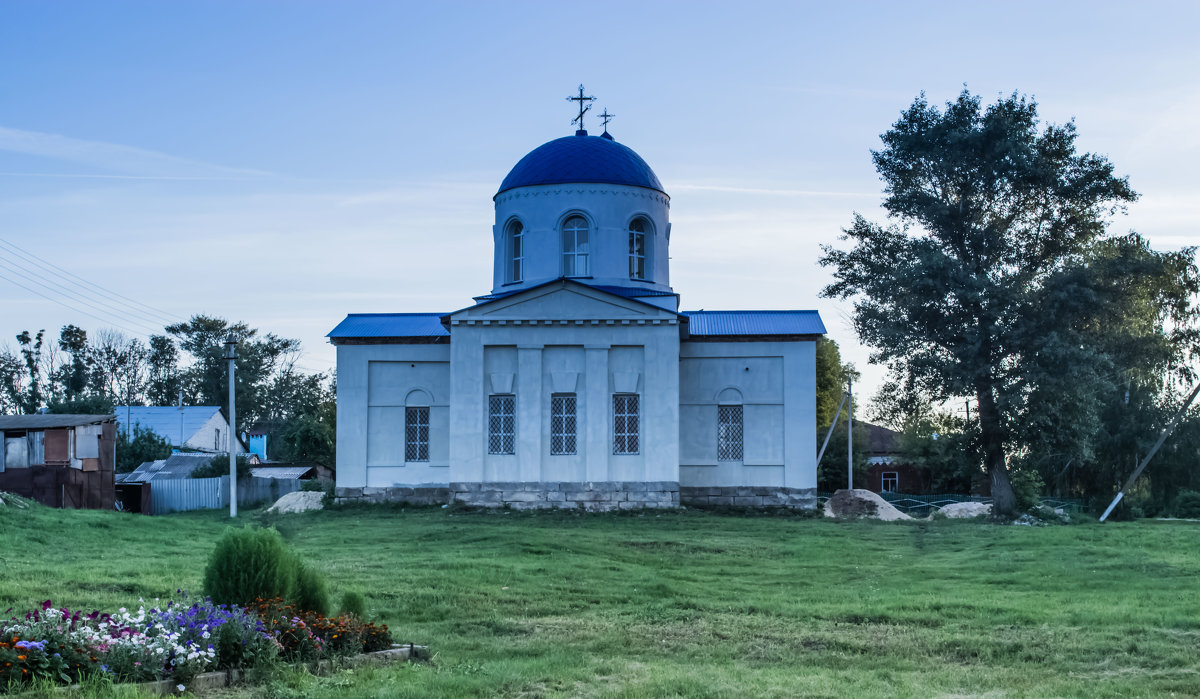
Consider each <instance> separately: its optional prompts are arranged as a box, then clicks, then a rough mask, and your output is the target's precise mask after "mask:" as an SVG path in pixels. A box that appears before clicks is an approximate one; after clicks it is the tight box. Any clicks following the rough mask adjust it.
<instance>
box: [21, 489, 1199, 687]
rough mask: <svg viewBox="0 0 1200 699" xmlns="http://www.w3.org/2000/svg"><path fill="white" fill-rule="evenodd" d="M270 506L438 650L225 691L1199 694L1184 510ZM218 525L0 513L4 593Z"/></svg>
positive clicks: (162, 565) (184, 584)
mask: <svg viewBox="0 0 1200 699" xmlns="http://www.w3.org/2000/svg"><path fill="white" fill-rule="evenodd" d="M263 517H264V516H263V515H261V514H258V515H255V514H254V513H250V514H249V515H247V516H244V517H242V520H243V521H254V520H256V519H257V520H259V521H263ZM271 521H274V522H275V523H276V524H277V526H278V527H279V529H280V531H281V532H283V533H284V535H285V536H286V537H287V538H288V539H290V540H291V541H292V543H293V544H294V545H295V546H296V547H297V549H298V550H299V551H300V552H301V554H302V555H304V556H305V557H306V558H307V559H308V560H310V561H312V562H313V563H315V564H316V565H317V566H318V567H320V568H322V569H324V570H325V572H326V573H327V574H328V577H329V579H330V581H331V585H332V586H333V587H334V589H335V591H336V590H351V589H353V590H358V591H360V592H362V593H364V594H365V595H366V597H367V600H368V604H369V606H370V607H371V608H372V610H373V612H374V613H375V614H376V615H378V616H379V617H381V618H382V620H383V621H385V622H386V623H388V624H389V625H390V626H391V627H392V629H393V631H394V633H395V635H396V637H397V639H398V640H404V641H409V640H411V641H415V642H416V643H419V644H427V645H429V646H430V648H431V649H432V651H433V652H434V653H435V656H434V659H433V661H432V662H430V663H426V664H415V665H403V666H394V667H388V668H379V669H359V670H355V671H343V672H340V673H337V674H334V675H332V676H328V677H321V678H314V677H311V676H308V675H307V674H305V673H302V672H284V673H281V674H280V675H278V676H276V677H275V678H274V679H273V680H272V681H270V682H267V683H266V684H262V685H259V686H257V687H246V688H239V689H236V690H230V691H227V692H222V693H221V696H222V697H230V698H240V697H292V696H296V697H301V696H326V695H336V696H339V697H404V696H509V697H543V696H546V697H553V696H632V697H671V696H689V697H690V696H697V697H759V696H781V697H793V696H868V697H871V696H920V697H926V696H989V697H993V696H994V697H1007V696H1072V697H1108V696H1110V697H1118V696H1119V697H1128V696H1170V695H1172V694H1174V695H1175V696H1200V595H1198V594H1197V593H1198V581H1200V546H1198V545H1197V544H1198V539H1200V525H1197V524H1194V523H1186V522H1141V523H1134V524H1128V523H1119V524H1118V523H1109V524H1104V525H1099V524H1092V525H1081V526H1057V527H1046V528H1026V527H1012V526H1008V527H1000V526H993V525H989V524H983V523H979V522H962V521H957V522H955V521H939V522H906V523H880V522H849V523H847V522H835V521H829V520H823V519H800V518H791V517H748V516H747V517H743V516H735V515H719V514H712V513H703V512H695V511H684V512H667V513H661V514H655V513H647V514H644V515H637V514H634V515H628V514H612V515H580V514H569V513H528V514H526V513H505V512H492V513H470V512H455V511H452V510H442V509H407V510H401V509H397V508H387V507H379V508H354V509H343V510H335V511H330V512H319V513H312V514H306V515H290V516H286V517H283V518H279V519H274V520H271ZM226 526H229V524H228V517H227V516H226V515H223V514H221V513H218V512H205V513H189V514H180V515H171V516H167V517H154V518H151V517H141V516H137V515H123V514H118V513H108V512H64V511H55V510H46V509H41V508H39V509H35V510H33V511H29V510H26V511H19V510H13V509H12V508H0V609H3V608H6V607H8V606H10V605H11V606H14V607H16V608H17V609H18V610H23V609H25V608H28V607H31V606H33V605H34V604H36V603H39V602H41V601H42V600H45V599H47V598H50V599H53V600H54V602H55V603H56V604H60V605H68V606H71V607H88V608H95V607H99V608H104V609H115V608H117V607H120V606H136V604H137V600H138V598H139V597H143V598H146V599H147V600H150V599H152V598H154V597H156V596H160V595H166V594H169V593H171V592H173V591H174V590H175V589H176V588H184V589H187V590H198V589H199V584H200V579H201V574H202V570H203V567H204V563H205V559H206V556H207V554H208V552H209V551H210V549H211V548H212V546H213V543H214V541H215V539H216V538H217V537H218V536H219V535H220V534H221V532H222V531H223V530H224V528H225V527H226Z"/></svg>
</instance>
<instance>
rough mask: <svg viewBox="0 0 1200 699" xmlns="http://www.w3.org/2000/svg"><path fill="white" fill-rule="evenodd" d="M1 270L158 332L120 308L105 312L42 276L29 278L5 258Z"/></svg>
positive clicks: (98, 310)
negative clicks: (48, 281)
mask: <svg viewBox="0 0 1200 699" xmlns="http://www.w3.org/2000/svg"><path fill="white" fill-rule="evenodd" d="M0 268H3V269H7V270H8V271H9V272H12V273H14V274H16V275H18V276H20V277H21V279H22V281H26V282H31V283H33V284H37V285H38V286H40V287H42V288H43V289H46V290H47V291H49V292H51V293H54V294H58V295H59V296H65V297H67V298H69V299H70V300H71V301H73V302H75V303H82V304H83V305H85V306H87V307H89V308H91V309H93V310H95V311H97V312H99V313H103V314H105V315H107V316H110V317H114V318H117V319H119V320H123V321H125V322H127V323H129V324H131V325H136V326H138V327H140V328H142V329H143V330H144V329H150V331H151V332H157V330H156V329H155V328H154V326H152V325H149V324H147V323H145V322H143V321H141V320H140V319H138V318H131V317H128V316H127V315H126V314H124V313H123V312H122V311H121V309H119V308H113V307H112V306H108V308H109V309H111V310H105V309H104V308H101V307H100V306H97V305H96V304H94V303H92V302H91V301H89V300H88V299H87V298H85V297H83V296H82V295H81V294H79V292H76V291H72V290H70V289H67V290H65V291H64V290H63V289H62V288H56V286H54V285H53V282H51V283H49V284H48V283H46V280H45V279H44V278H43V277H40V276H39V277H30V276H27V275H26V270H23V269H21V268H20V267H16V266H15V265H14V264H13V263H12V262H10V261H8V260H5V259H3V258H0ZM101 303H103V302H101ZM103 305H106V306H107V304H103ZM112 311H116V313H113V312H112Z"/></svg>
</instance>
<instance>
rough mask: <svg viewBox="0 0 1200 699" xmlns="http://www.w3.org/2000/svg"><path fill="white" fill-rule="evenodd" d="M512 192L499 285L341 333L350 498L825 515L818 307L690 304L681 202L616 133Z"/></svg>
mask: <svg viewBox="0 0 1200 699" xmlns="http://www.w3.org/2000/svg"><path fill="white" fill-rule="evenodd" d="M494 201H495V211H496V217H495V225H494V226H493V229H492V237H493V244H494V264H493V282H492V288H491V291H490V292H489V293H487V294H485V295H483V296H479V297H477V298H476V299H474V301H475V303H474V304H473V305H470V306H467V307H465V308H463V309H461V310H457V311H453V312H449V313H385V314H352V315H349V316H348V317H347V318H346V319H345V320H344V321H342V322H341V323H340V324H339V325H338V326H337V327H336V328H334V330H333V331H332V332H330V333H329V338H330V340H331V342H332V343H333V344H334V345H336V346H337V376H338V381H337V402H338V421H337V484H336V485H337V490H336V494H337V499H338V500H339V501H341V502H353V501H407V502H413V503H439V502H440V503H444V502H462V503H465V504H468V505H481V506H510V507H514V508H554V507H562V508H582V509H589V510H610V509H626V508H640V507H676V506H679V505H680V504H683V505H691V504H695V505H740V506H777V507H791V508H811V507H815V504H816V385H815V384H816V373H815V349H816V340H817V338H818V337H819V336H821V335H822V334H824V332H825V328H824V326H823V324H822V322H821V319H820V317H819V316H818V315H817V313H816V311H693V312H688V311H682V312H681V311H680V310H679V295H678V294H676V293H675V291H674V290H673V289H672V287H671V284H670V257H669V254H668V251H669V244H670V239H671V233H672V231H671V223H670V219H669V211H670V199H669V197H668V196H667V193H666V191H665V190H664V188H663V185H662V184H661V183H660V182H659V180H658V177H657V176H656V175H655V174H654V172H653V171H652V170H651V169H650V167H649V166H648V165H647V164H646V163H645V161H643V160H642V158H641V157H639V156H638V155H637V154H636V153H635V152H634V151H633V150H631V149H629V148H628V147H626V146H624V145H622V144H620V143H617V142H616V141H615V140H614V139H613V138H612V137H611V136H610V135H609V134H608V133H607V130H606V131H605V133H604V134H602V135H601V136H589V135H587V132H586V131H582V130H580V131H578V132H576V134H575V135H574V136H567V137H564V138H559V139H556V140H553V141H550V142H548V143H546V144H544V145H542V146H540V147H538V148H536V149H534V150H533V151H532V152H530V153H529V154H528V155H526V156H525V157H524V158H523V159H521V160H520V162H518V163H517V165H516V166H515V167H514V168H513V169H512V171H511V172H510V173H509V174H508V176H507V177H506V178H505V179H504V181H503V183H502V184H501V186H500V189H499V192H498V193H497V194H496V196H495V197H494Z"/></svg>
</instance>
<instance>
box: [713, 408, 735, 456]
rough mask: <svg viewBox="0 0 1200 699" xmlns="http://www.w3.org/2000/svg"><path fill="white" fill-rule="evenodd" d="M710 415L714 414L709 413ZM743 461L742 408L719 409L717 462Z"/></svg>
mask: <svg viewBox="0 0 1200 699" xmlns="http://www.w3.org/2000/svg"><path fill="white" fill-rule="evenodd" d="M709 414H710V415H711V414H712V413H709ZM741 460H742V406H740V405H721V406H718V407H717V461H741Z"/></svg>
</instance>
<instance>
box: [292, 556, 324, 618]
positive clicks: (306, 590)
mask: <svg viewBox="0 0 1200 699" xmlns="http://www.w3.org/2000/svg"><path fill="white" fill-rule="evenodd" d="M294 599H295V601H296V606H297V607H299V608H301V609H303V610H305V611H309V612H316V613H317V614H328V613H329V587H328V585H326V584H325V576H323V575H321V574H320V573H319V572H317V571H316V570H315V569H314V568H312V567H311V566H307V565H304V564H303V563H301V564H300V567H299V570H298V571H297V572H296V595H295V597H294Z"/></svg>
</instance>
